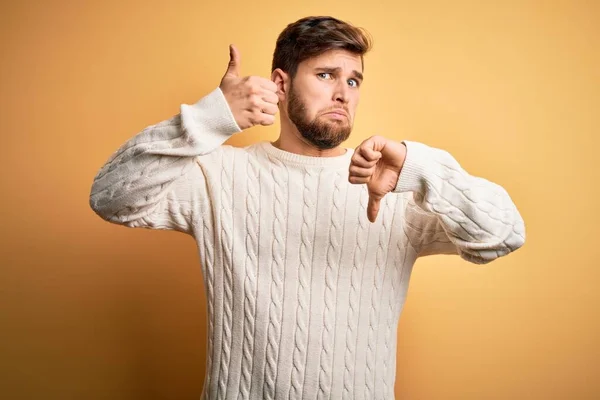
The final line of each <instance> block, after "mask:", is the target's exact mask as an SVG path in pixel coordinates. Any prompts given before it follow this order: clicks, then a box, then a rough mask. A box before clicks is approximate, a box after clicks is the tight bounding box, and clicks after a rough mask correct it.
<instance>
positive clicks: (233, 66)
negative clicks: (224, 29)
mask: <svg viewBox="0 0 600 400" xmlns="http://www.w3.org/2000/svg"><path fill="white" fill-rule="evenodd" d="M225 75H231V76H235V77H239V76H240V52H239V51H238V49H237V48H236V47H235V46H234V45H232V44H230V45H229V64H228V65H227V71H226V72H225Z"/></svg>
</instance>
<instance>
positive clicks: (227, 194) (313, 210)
mask: <svg viewBox="0 0 600 400" xmlns="http://www.w3.org/2000/svg"><path fill="white" fill-rule="evenodd" d="M237 132H240V129H239V127H238V126H237V124H236V122H235V119H234V118H233V115H232V114H231V110H230V109H229V107H228V104H227V102H226V100H225V98H224V96H223V94H222V92H221V91H220V89H218V88H217V89H215V90H214V91H212V92H211V93H210V94H208V95H206V96H205V97H204V98H202V99H201V100H200V101H198V102H197V103H196V104H193V105H186V104H183V105H181V108H180V114H178V115H176V116H174V117H172V118H170V119H168V120H165V121H163V122H160V123H158V124H156V125H152V126H149V127H147V128H145V129H144V130H142V131H141V132H140V133H139V134H138V135H136V136H135V137H133V138H131V139H130V140H129V141H127V142H126V143H125V144H124V145H123V146H122V147H121V148H120V149H119V150H117V151H116V152H115V153H114V154H113V155H112V156H111V157H110V159H109V160H108V161H107V163H106V164H105V165H104V166H103V167H102V169H101V170H100V171H99V172H98V174H97V176H96V177H95V179H94V183H93V187H92V190H91V197H90V205H91V207H92V208H93V209H94V211H95V212H96V213H97V214H98V215H100V216H101V217H102V218H103V219H105V220H107V221H110V222H113V223H116V224H122V225H125V226H128V227H144V228H152V229H174V230H177V231H181V232H185V233H188V234H190V235H192V236H193V237H194V238H195V239H196V241H197V244H198V249H199V254H200V260H201V264H202V272H203V276H204V283H205V288H206V295H207V301H208V325H209V326H208V352H207V355H208V356H207V365H206V371H207V372H206V377H205V382H204V390H203V393H202V398H205V399H288V398H289V399H335V400H337V399H393V398H394V379H395V375H396V374H395V367H396V337H397V336H396V329H397V325H398V319H399V316H400V312H401V310H402V307H403V304H404V301H405V296H406V292H407V288H408V283H409V279H410V275H411V271H412V268H413V264H414V263H415V260H416V259H417V257H419V256H425V255H429V254H458V255H460V257H462V258H463V259H465V260H467V261H469V262H472V263H476V264H484V263H487V262H490V261H492V260H494V259H496V258H498V257H501V256H504V255H507V254H509V253H510V252H512V251H514V250H516V249H517V248H519V247H520V246H522V245H523V243H524V240H525V227H524V223H523V220H522V218H521V216H520V215H519V212H518V211H517V209H516V207H515V205H514V204H513V202H512V201H511V199H510V197H509V195H508V194H507V193H506V191H505V190H504V189H503V188H502V187H500V186H498V185H497V184H494V183H492V182H489V181H487V180H485V179H482V178H478V177H474V176H471V175H469V174H468V173H467V172H465V170H463V169H462V168H461V167H460V165H459V164H458V163H457V162H456V160H455V159H454V158H453V157H452V156H451V155H450V154H448V153H447V152H445V151H442V150H439V149H435V148H431V147H428V146H426V145H424V144H421V143H417V142H410V141H406V142H404V143H405V144H406V146H407V149H408V151H407V158H406V162H405V164H404V167H403V169H402V172H401V174H400V178H399V180H398V184H397V186H396V188H395V190H394V191H393V192H392V193H389V194H387V195H386V196H385V197H384V198H383V200H382V203H381V209H380V212H379V215H378V217H377V221H376V222H375V223H370V222H369V221H368V219H367V211H366V208H367V201H368V194H367V189H366V185H354V184H350V183H349V182H348V167H349V164H350V157H351V155H352V149H347V151H346V153H345V154H344V155H342V156H337V157H309V156H302V155H298V154H293V153H289V152H285V151H282V150H279V149H278V148H276V147H274V146H273V145H272V144H271V143H270V142H268V141H263V142H259V143H256V144H253V145H251V146H248V147H245V148H236V147H232V146H227V145H223V143H224V142H225V141H226V140H227V139H228V138H229V137H230V136H231V135H232V134H235V133H237Z"/></svg>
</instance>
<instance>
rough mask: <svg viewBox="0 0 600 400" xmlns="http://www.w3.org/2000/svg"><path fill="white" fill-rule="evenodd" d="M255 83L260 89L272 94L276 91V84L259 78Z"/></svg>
mask: <svg viewBox="0 0 600 400" xmlns="http://www.w3.org/2000/svg"><path fill="white" fill-rule="evenodd" d="M256 83H258V85H259V86H260V87H261V88H263V89H265V90H268V91H269V92H272V93H276V92H277V89H278V88H277V84H276V83H275V82H273V81H272V80H270V79H267V78H263V77H259V79H257V81H256Z"/></svg>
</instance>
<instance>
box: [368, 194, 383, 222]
mask: <svg viewBox="0 0 600 400" xmlns="http://www.w3.org/2000/svg"><path fill="white" fill-rule="evenodd" d="M380 201H381V199H377V198H375V197H373V196H371V195H369V205H368V207H367V217H368V218H369V221H371V222H375V220H376V219H377V214H378V213H379V204H380Z"/></svg>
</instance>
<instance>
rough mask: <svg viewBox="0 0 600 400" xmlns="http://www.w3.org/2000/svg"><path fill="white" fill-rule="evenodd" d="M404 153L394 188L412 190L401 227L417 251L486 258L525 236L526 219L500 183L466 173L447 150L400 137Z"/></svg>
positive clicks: (502, 252) (473, 259)
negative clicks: (413, 238) (416, 244)
mask: <svg viewBox="0 0 600 400" xmlns="http://www.w3.org/2000/svg"><path fill="white" fill-rule="evenodd" d="M403 143H404V144H405V145H406V149H407V152H406V159H405V161H404V165H403V166H402V169H401V171H400V176H399V179H398V181H397V185H396V187H395V188H394V190H393V192H395V193H403V192H413V196H412V200H411V201H410V202H409V204H408V205H407V208H406V214H405V224H406V225H405V227H406V229H407V232H409V234H412V235H415V236H417V238H418V239H417V242H418V243H419V248H418V249H417V251H418V253H419V256H425V255H431V254H458V255H460V256H461V257H462V258H463V259H465V260H467V261H470V262H473V263H476V264H485V263H488V262H491V261H493V260H495V259H497V258H498V257H501V256H504V255H507V254H509V253H511V252H513V251H515V250H517V249H518V248H520V247H521V246H522V245H523V244H524V242H525V225H524V222H523V219H522V217H521V215H520V214H519V212H518V210H517V208H516V206H515V204H514V203H513V201H512V200H511V198H510V196H509V195H508V193H507V192H506V190H504V188H502V187H501V186H499V185H497V184H495V183H493V182H490V181H487V180H485V179H483V178H479V177H475V176H471V175H469V174H468V173H467V172H466V171H465V170H464V169H462V168H461V166H460V165H459V163H458V162H457V161H456V160H455V159H454V158H453V157H452V156H451V155H450V154H449V153H448V152H446V151H444V150H440V149H435V148H432V147H429V146H426V145H424V144H422V143H417V142H410V141H404V142H403Z"/></svg>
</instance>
